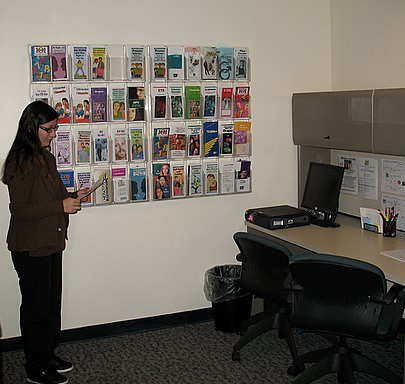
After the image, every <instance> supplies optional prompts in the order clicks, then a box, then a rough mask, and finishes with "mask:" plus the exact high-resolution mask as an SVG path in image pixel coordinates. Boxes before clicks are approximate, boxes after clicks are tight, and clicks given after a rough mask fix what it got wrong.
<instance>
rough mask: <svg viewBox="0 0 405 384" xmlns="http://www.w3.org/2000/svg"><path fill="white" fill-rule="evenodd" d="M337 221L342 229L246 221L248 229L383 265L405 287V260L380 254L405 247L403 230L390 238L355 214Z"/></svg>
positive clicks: (318, 249)
mask: <svg viewBox="0 0 405 384" xmlns="http://www.w3.org/2000/svg"><path fill="white" fill-rule="evenodd" d="M336 222H337V223H339V224H340V225H341V226H340V227H339V228H323V227H318V226H316V225H312V224H311V225H306V226H302V227H295V228H284V229H276V230H269V229H266V228H263V227H259V226H258V225H255V224H252V223H248V222H245V224H246V225H247V227H248V228H252V229H254V230H256V231H259V232H262V233H263V234H268V235H271V236H274V237H276V238H279V239H281V240H284V241H287V242H289V243H292V244H294V245H297V246H299V247H302V248H305V249H308V250H310V251H313V252H317V253H329V254H334V255H340V256H346V257H350V258H353V259H358V260H363V261H367V262H369V263H371V264H374V265H376V266H378V267H379V268H381V270H382V271H383V272H384V274H385V276H386V278H387V279H388V280H391V281H393V282H396V283H399V284H401V285H404V286H405V262H401V261H399V260H395V259H393V258H391V257H388V256H383V255H381V254H380V252H382V251H390V250H394V249H405V238H404V233H403V232H398V234H397V236H396V237H394V238H387V237H383V236H382V234H376V233H373V232H369V231H365V230H363V229H361V228H360V219H357V218H354V217H350V216H345V215H339V216H338V218H337V219H336ZM404 252H405V251H404Z"/></svg>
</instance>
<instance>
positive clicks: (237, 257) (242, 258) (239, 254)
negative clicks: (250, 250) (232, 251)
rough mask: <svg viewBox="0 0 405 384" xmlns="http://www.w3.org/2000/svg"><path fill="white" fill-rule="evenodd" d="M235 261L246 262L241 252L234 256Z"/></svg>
mask: <svg viewBox="0 0 405 384" xmlns="http://www.w3.org/2000/svg"><path fill="white" fill-rule="evenodd" d="M236 260H237V261H240V262H241V263H242V262H244V261H247V259H246V257H244V256H243V253H242V252H241V253H238V254H237V255H236Z"/></svg>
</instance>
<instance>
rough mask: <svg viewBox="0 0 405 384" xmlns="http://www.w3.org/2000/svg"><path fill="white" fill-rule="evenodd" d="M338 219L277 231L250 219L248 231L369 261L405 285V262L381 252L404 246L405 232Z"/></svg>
mask: <svg viewBox="0 0 405 384" xmlns="http://www.w3.org/2000/svg"><path fill="white" fill-rule="evenodd" d="M336 222H337V223H339V224H340V225H341V226H340V227H338V228H323V227H318V226H316V225H305V226H302V227H294V228H284V229H276V230H270V229H266V228H263V227H260V226H258V225H255V224H252V223H249V222H245V224H246V226H247V231H248V233H253V234H256V235H261V236H266V237H267V236H269V237H273V238H276V239H277V240H278V241H280V242H281V243H283V244H284V245H286V246H287V247H288V248H289V249H290V250H291V251H292V252H293V253H294V254H299V253H303V252H308V251H310V252H314V253H330V254H334V255H339V256H346V257H350V258H352V259H358V260H363V261H367V262H369V263H371V264H374V265H376V266H377V267H379V268H380V269H381V270H382V271H383V272H384V274H385V277H386V278H387V279H388V280H390V281H392V282H394V283H398V284H400V285H403V286H405V263H404V262H401V261H399V260H395V259H393V258H391V257H387V256H383V255H381V254H380V252H382V251H390V250H394V249H404V248H405V238H404V234H403V233H399V235H397V237H394V238H389V237H383V236H382V235H381V234H376V233H373V232H369V231H365V230H364V229H361V227H360V219H357V218H355V217H351V216H346V215H339V216H338V217H337V220H336ZM404 369H405V356H404ZM404 383H405V371H404Z"/></svg>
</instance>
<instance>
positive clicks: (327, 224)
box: [311, 219, 340, 228]
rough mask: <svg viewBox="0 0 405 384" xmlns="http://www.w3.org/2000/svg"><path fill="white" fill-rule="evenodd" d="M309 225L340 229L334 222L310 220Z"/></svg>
mask: <svg viewBox="0 0 405 384" xmlns="http://www.w3.org/2000/svg"><path fill="white" fill-rule="evenodd" d="M311 224H315V225H317V226H319V227H331V228H338V227H340V224H339V223H336V222H334V221H332V222H331V221H325V220H318V219H315V220H312V221H311Z"/></svg>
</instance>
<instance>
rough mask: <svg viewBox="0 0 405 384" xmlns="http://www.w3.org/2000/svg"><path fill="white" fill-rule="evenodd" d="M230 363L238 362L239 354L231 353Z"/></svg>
mask: <svg viewBox="0 0 405 384" xmlns="http://www.w3.org/2000/svg"><path fill="white" fill-rule="evenodd" d="M232 361H240V353H239V352H232Z"/></svg>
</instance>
